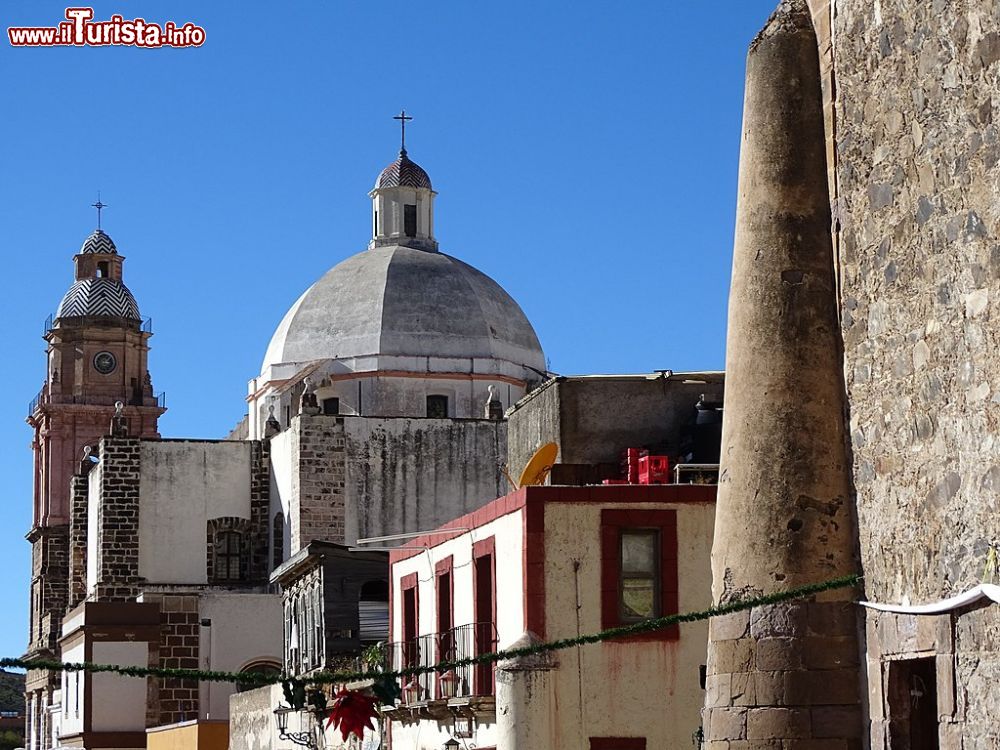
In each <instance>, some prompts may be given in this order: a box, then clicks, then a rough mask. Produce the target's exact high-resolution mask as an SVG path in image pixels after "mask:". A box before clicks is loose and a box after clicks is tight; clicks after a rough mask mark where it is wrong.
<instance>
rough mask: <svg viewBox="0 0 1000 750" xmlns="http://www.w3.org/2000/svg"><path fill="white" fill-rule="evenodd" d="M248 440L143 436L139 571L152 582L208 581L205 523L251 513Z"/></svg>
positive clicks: (249, 447) (245, 515) (249, 450)
mask: <svg viewBox="0 0 1000 750" xmlns="http://www.w3.org/2000/svg"><path fill="white" fill-rule="evenodd" d="M251 445H252V444H251V443H249V442H242V441H240V442H222V441H194V440H190V441H189V440H178V441H158V442H152V441H144V442H143V443H142V453H141V459H142V469H141V479H140V482H141V484H140V493H141V501H140V504H139V573H140V575H141V576H142V577H144V578H145V579H146V581H147V582H149V583H205V582H206V581H207V577H206V567H205V538H206V533H207V532H206V524H207V523H208V520H209V519H211V518H221V517H237V518H247V519H249V518H250V452H251Z"/></svg>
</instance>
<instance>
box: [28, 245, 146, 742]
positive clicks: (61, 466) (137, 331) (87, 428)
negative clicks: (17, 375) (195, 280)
mask: <svg viewBox="0 0 1000 750" xmlns="http://www.w3.org/2000/svg"><path fill="white" fill-rule="evenodd" d="M124 260H125V259H124V258H123V257H122V256H121V255H119V254H118V250H117V248H116V247H115V243H114V242H113V241H112V240H111V238H110V237H109V236H108V235H107V234H105V233H104V232H103V231H102V230H101V229H99V228H98V229H97V230H96V231H95V232H94V233H93V234H91V235H90V236H89V237H88V238H87V239H86V241H85V242H84V243H83V247H81V248H80V252H79V253H77V255H76V256H75V257H74V259H73V261H74V264H75V276H76V280H75V281H74V282H73V285H72V286H71V287H70V288H69V290H68V291H67V292H66V294H65V296H64V297H63V299H62V302H60V304H59V307H58V309H57V310H56V313H55V316H54V317H52V318H50V319H49V320H48V321H47V322H46V326H45V329H46V330H45V341H46V342H47V344H48V350H47V358H48V368H47V374H46V378H45V383H44V385H43V386H42V390H41V392H40V393H39V394H38V396H37V397H36V398H35V400H34V401H32V403H31V406H30V408H29V414H28V424H29V425H31V427H32V428H33V429H34V431H35V434H34V440H33V442H32V449H33V450H34V455H35V463H34V513H33V517H32V524H31V530H30V531H29V532H28V535H27V539H28V541H29V542H31V550H32V553H31V562H32V569H31V602H30V611H31V618H30V626H29V633H28V651H27V657H28V658H32V657H34V658H48V657H51V656H54V655H55V653H56V643H57V641H58V638H59V634H60V628H61V624H62V618H63V615H64V613H65V608H66V602H67V589H68V584H69V560H70V557H71V556H72V555H73V554H74V553H77V554H80V555H82V554H83V552H84V550H78V551H74V550H72V549H70V544H69V522H70V486H71V481H72V477H73V474H74V473H75V471H76V468H77V467H78V466H79V463H80V460H81V458H82V457H83V449H84V446H87V445H91V446H95V448H96V446H97V444H98V442H99V440H100V438H101V437H102V436H103V435H106V434H108V430H109V426H110V424H111V419H112V416H113V415H114V413H115V403H116V402H119V401H120V402H121V403H122V404H123V405H124V409H123V415H124V417H125V418H126V419H127V421H128V425H129V432H130V434H132V435H133V436H136V437H146V438H156V437H159V434H158V433H157V420H158V419H159V417H160V415H161V414H163V412H164V411H165V409H164V408H163V406H162V404H161V403H160V400H159V399H157V397H156V396H155V395H154V394H153V385H152V381H151V379H150V376H149V370H148V368H147V361H146V360H147V354H148V352H149V343H148V342H149V337H150V336H151V335H152V333H151V332H150V327H149V325H148V324H144V323H143V320H142V318H141V317H140V315H139V307H138V305H137V304H136V302H135V298H134V297H133V296H132V293H131V292H130V291H129V290H128V287H126V286H125V284H124V283H123V282H122V263H123V261H124ZM56 679H58V675H56V676H53V675H51V674H50V673H49V672H46V671H31V672H29V673H28V680H27V686H26V692H27V699H28V712H29V722H30V729H31V733H32V736H35V737H37V738H38V739H39V740H40V742H39V744H36V745H34V748H35V750H45V748H46V747H48V744H47V743H48V742H49V734H50V732H48V731H47V726H48V725H47V716H46V714H45V707H47V706H48V705H49V699H50V697H51V690H52V688H53V687H54V686H55V680H56Z"/></svg>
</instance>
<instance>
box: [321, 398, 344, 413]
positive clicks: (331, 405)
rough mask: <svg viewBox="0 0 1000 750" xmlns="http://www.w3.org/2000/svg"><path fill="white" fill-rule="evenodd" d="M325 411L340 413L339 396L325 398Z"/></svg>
mask: <svg viewBox="0 0 1000 750" xmlns="http://www.w3.org/2000/svg"><path fill="white" fill-rule="evenodd" d="M323 413H324V414H340V399H339V398H324V399H323Z"/></svg>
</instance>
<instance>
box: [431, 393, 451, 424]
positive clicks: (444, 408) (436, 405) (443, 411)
mask: <svg viewBox="0 0 1000 750" xmlns="http://www.w3.org/2000/svg"><path fill="white" fill-rule="evenodd" d="M427 418H428V419H447V418H448V397H447V396H428V397H427Z"/></svg>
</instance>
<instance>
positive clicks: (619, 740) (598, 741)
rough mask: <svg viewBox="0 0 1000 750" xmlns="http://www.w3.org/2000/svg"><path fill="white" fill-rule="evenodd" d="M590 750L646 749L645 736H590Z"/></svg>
mask: <svg viewBox="0 0 1000 750" xmlns="http://www.w3.org/2000/svg"><path fill="white" fill-rule="evenodd" d="M590 750H646V738H645V737H591V738H590Z"/></svg>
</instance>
